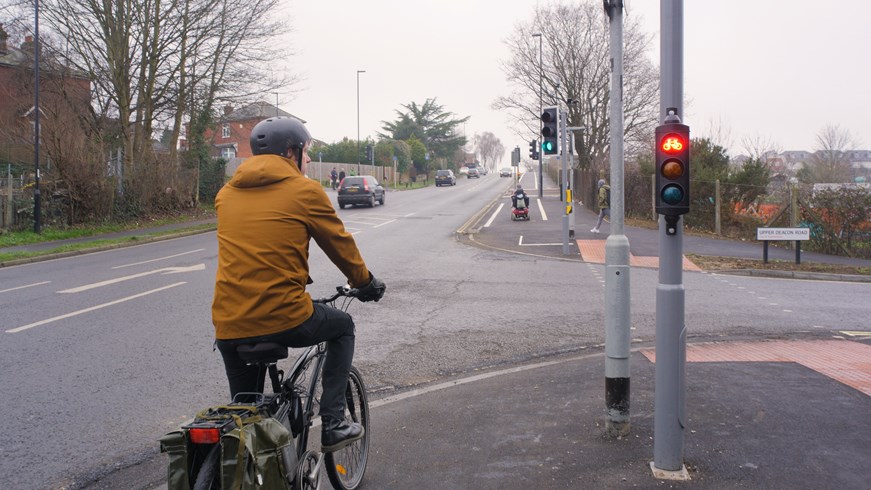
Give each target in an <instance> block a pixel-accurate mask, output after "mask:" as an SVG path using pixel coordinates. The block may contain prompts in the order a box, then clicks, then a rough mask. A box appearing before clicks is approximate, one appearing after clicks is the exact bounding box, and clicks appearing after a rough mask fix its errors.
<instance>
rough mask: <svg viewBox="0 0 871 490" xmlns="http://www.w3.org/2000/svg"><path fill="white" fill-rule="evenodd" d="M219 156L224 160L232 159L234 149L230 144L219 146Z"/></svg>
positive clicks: (234, 153) (234, 152) (234, 154)
mask: <svg viewBox="0 0 871 490" xmlns="http://www.w3.org/2000/svg"><path fill="white" fill-rule="evenodd" d="M221 158H223V159H224V160H232V159H233V158H236V149H235V148H233V147H232V146H230V147H227V148H221Z"/></svg>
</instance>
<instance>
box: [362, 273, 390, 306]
mask: <svg viewBox="0 0 871 490" xmlns="http://www.w3.org/2000/svg"><path fill="white" fill-rule="evenodd" d="M385 289H387V285H385V284H384V281H382V280H380V279H377V278H375V276H373V275H372V273H371V272H370V273H369V284H367V285H365V286H363V287H360V288H358V289H357V299H359V300H360V301H362V302H364V303H365V302H368V301H375V302H376V303H377V302H378V300H379V299H381V297H382V296H384V290H385Z"/></svg>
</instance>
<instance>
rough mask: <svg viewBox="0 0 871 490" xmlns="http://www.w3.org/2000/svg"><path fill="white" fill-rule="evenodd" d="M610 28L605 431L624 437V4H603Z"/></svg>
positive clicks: (627, 323) (613, 0)
mask: <svg viewBox="0 0 871 490" xmlns="http://www.w3.org/2000/svg"><path fill="white" fill-rule="evenodd" d="M605 11H606V13H607V14H608V19H609V21H610V24H611V40H610V45H611V96H610V97H611V114H610V118H611V128H610V131H611V183H610V185H611V233H610V235H608V239H607V240H605V406H606V409H607V413H608V418H607V421H606V423H605V429H606V432H607V433H608V435H610V436H612V437H616V436H624V435H626V434H628V433H629V429H630V423H629V342H630V330H631V329H630V327H631V323H632V318H631V315H630V308H629V304H630V302H631V301H630V288H629V284H630V283H629V271H630V269H629V239H628V238H626V235H624V233H623V231H624V230H623V209H624V196H625V193H624V186H623V0H606V2H605Z"/></svg>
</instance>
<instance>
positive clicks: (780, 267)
mask: <svg viewBox="0 0 871 490" xmlns="http://www.w3.org/2000/svg"><path fill="white" fill-rule="evenodd" d="M687 258H689V259H690V260H692V261H693V263H695V264H696V265H698V266H699V267H701V268H702V269H704V270H706V271H729V270H747V269H755V270H772V271H794V272H818V273H825V274H852V275H857V276H871V267H857V266H850V265H840V264H822V263H819V262H805V263H801V264H796V263H795V262H794V261H788V260H769V261H768V263H767V264H764V263H762V260H758V259H743V258H735V257H711V256H707V255H696V254H687Z"/></svg>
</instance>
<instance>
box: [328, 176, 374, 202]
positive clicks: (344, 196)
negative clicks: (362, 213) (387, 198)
mask: <svg viewBox="0 0 871 490" xmlns="http://www.w3.org/2000/svg"><path fill="white" fill-rule="evenodd" d="M384 194H385V192H384V187H381V185H380V184H379V183H378V180H376V179H375V177H373V176H371V175H359V176H355V177H345V178H344V179H342V182H341V183H340V184H339V196H338V199H339V207H340V208H342V209H345V206H347V205H349V204H353V205H358V204H365V205H367V206H369V207H370V208H374V207H375V201H378V203H379V204H381V205H382V206H383V205H384Z"/></svg>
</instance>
